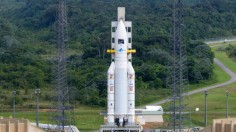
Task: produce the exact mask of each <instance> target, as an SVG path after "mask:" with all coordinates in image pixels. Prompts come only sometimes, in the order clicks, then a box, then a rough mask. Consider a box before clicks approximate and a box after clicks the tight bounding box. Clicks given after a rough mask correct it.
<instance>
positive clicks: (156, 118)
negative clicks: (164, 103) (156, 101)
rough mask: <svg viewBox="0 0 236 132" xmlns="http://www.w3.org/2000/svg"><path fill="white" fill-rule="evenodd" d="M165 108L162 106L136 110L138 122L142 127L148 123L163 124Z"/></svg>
mask: <svg viewBox="0 0 236 132" xmlns="http://www.w3.org/2000/svg"><path fill="white" fill-rule="evenodd" d="M163 113H164V111H163V108H162V107H161V106H146V108H145V109H136V110H135V115H136V119H137V120H136V121H137V122H138V123H140V124H141V125H145V124H146V123H163V122H164V121H163Z"/></svg>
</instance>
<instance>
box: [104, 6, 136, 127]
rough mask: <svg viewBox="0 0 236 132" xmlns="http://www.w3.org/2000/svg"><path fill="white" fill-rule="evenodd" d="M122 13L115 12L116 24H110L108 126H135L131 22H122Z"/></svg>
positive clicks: (122, 11) (120, 9)
mask: <svg viewBox="0 0 236 132" xmlns="http://www.w3.org/2000/svg"><path fill="white" fill-rule="evenodd" d="M124 14H125V10H124V8H122V7H119V8H118V21H117V22H112V45H111V47H112V49H111V50H108V51H107V52H108V53H111V54H112V55H111V56H112V63H111V65H110V67H109V69H108V76H107V82H108V89H107V91H108V97H107V98H108V104H107V105H108V112H107V115H108V123H109V124H114V123H116V124H117V125H118V126H119V125H121V124H122V125H123V126H124V125H125V124H127V123H129V124H134V116H135V72H134V69H133V66H132V64H131V59H132V56H131V54H132V53H135V50H132V43H131V38H132V36H131V22H127V21H125V19H124V18H125V17H124Z"/></svg>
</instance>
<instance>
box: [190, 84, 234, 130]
mask: <svg viewBox="0 0 236 132" xmlns="http://www.w3.org/2000/svg"><path fill="white" fill-rule="evenodd" d="M226 91H229V93H230V95H229V98H228V99H229V100H228V101H229V116H230V117H234V118H236V105H235V100H236V83H233V84H230V85H228V86H225V87H220V88H217V89H213V90H209V92H208V93H209V95H208V96H207V107H208V124H211V123H212V120H213V119H217V118H225V115H226V93H225V92H226ZM204 98H205V95H204V93H198V94H194V95H191V96H190V102H191V103H190V106H191V108H192V110H193V111H194V110H195V108H199V109H200V111H199V112H194V113H193V114H192V121H193V124H195V125H200V126H204Z"/></svg>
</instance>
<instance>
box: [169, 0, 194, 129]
mask: <svg viewBox="0 0 236 132" xmlns="http://www.w3.org/2000/svg"><path fill="white" fill-rule="evenodd" d="M182 15H183V3H182V0H174V3H173V49H172V55H173V58H174V59H173V63H172V69H171V70H172V72H171V76H170V78H169V79H168V82H167V86H168V87H169V88H171V90H172V95H171V98H170V100H171V101H170V102H171V104H170V107H169V108H170V111H171V112H170V113H171V114H170V120H169V122H168V123H169V126H170V129H172V131H174V132H181V131H182V130H183V129H184V128H186V127H190V122H191V121H190V120H191V119H190V116H189V114H190V112H189V108H188V97H186V96H185V94H186V93H187V92H188V69H187V53H186V47H185V45H184V44H183V28H184V24H183V18H182Z"/></svg>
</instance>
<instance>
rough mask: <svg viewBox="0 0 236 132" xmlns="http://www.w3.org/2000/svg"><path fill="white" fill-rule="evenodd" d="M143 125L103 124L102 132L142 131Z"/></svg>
mask: <svg viewBox="0 0 236 132" xmlns="http://www.w3.org/2000/svg"><path fill="white" fill-rule="evenodd" d="M142 129H143V128H142V126H141V125H138V124H135V125H125V126H124V127H118V126H117V125H108V124H107V125H101V129H100V131H101V132H141V131H142Z"/></svg>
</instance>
